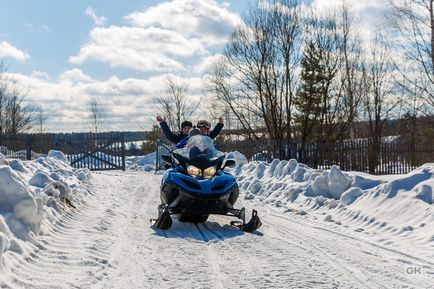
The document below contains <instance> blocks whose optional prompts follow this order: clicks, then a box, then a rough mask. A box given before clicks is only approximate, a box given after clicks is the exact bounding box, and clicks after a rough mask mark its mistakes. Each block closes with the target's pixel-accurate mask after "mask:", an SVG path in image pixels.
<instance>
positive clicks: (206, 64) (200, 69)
mask: <svg viewBox="0 0 434 289" xmlns="http://www.w3.org/2000/svg"><path fill="white" fill-rule="evenodd" d="M221 57H223V55H222V54H215V55H211V56H207V57H204V58H202V61H201V62H200V63H199V64H197V65H195V66H194V67H193V72H195V73H197V74H204V73H207V70H209V69H210V68H211V66H212V64H213V63H215V62H216V61H217V60H219V59H220V58H221Z"/></svg>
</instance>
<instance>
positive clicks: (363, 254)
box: [265, 213, 434, 288]
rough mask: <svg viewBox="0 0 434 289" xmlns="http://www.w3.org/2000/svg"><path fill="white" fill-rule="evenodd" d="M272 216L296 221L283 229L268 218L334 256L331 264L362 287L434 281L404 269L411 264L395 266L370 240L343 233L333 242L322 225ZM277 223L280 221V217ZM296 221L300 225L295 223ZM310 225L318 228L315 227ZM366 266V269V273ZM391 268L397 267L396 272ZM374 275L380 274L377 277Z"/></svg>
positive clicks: (429, 284) (310, 245)
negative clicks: (319, 230)
mask: <svg viewBox="0 0 434 289" xmlns="http://www.w3.org/2000/svg"><path fill="white" fill-rule="evenodd" d="M268 216H269V217H271V218H274V219H275V220H279V219H280V220H284V221H286V222H288V224H291V223H292V225H289V226H288V225H286V226H282V227H284V228H285V229H283V228H281V227H278V226H276V225H275V224H274V223H272V222H270V221H268V220H266V221H265V222H267V223H268V224H269V225H270V226H271V227H273V228H274V229H275V230H279V231H282V232H283V234H286V235H287V236H289V237H290V238H291V239H297V238H301V239H304V240H309V241H306V242H304V243H305V244H306V245H307V246H309V247H311V248H312V249H313V250H314V251H315V252H317V253H319V254H321V255H322V256H324V257H325V258H327V259H328V260H330V262H331V263H330V264H332V265H333V264H339V266H337V267H336V266H335V267H336V268H337V270H340V271H342V270H345V271H346V275H347V277H349V278H355V280H356V281H357V282H358V283H359V286H361V288H366V287H368V286H369V284H372V285H371V286H372V288H379V287H380V288H382V286H384V287H389V286H392V287H401V286H410V287H412V286H420V287H422V286H423V287H422V288H424V287H426V288H429V287H430V286H432V285H433V283H434V282H430V280H429V279H430V278H429V276H419V278H418V279H415V278H411V277H412V276H410V275H409V274H407V273H406V272H405V270H404V269H405V268H407V266H403V264H400V265H401V267H402V269H401V270H399V269H397V268H395V266H396V264H391V263H390V260H389V259H390V256H385V255H384V254H382V253H381V249H380V250H379V249H378V248H377V247H376V246H372V244H370V243H369V242H365V241H364V240H359V239H356V238H354V237H348V236H343V237H345V238H338V239H336V238H333V242H330V241H329V237H330V235H329V236H328V235H326V234H318V233H317V231H316V230H318V229H323V228H321V227H318V226H312V225H311V224H309V223H303V222H302V221H301V220H297V221H296V220H292V219H288V218H286V217H285V216H282V215H279V214H272V213H270V214H269V215H268ZM277 223H279V222H278V221H277ZM280 224H281V223H280ZM294 224H296V226H294ZM300 226H303V227H300ZM309 229H314V231H311V230H309ZM327 231H329V230H327ZM329 233H336V232H329ZM338 234H341V233H338ZM318 236H322V237H323V238H321V239H319V238H318ZM327 237H328V238H327ZM348 240H351V242H348ZM363 248H365V250H363ZM368 250H369V251H372V250H373V251H375V252H374V254H372V253H369V252H368ZM368 254H369V256H368ZM372 265H374V266H372ZM404 267H405V268H404ZM362 270H363V272H364V273H362ZM391 271H394V272H395V274H393V273H392V272H391ZM366 274H367V275H366ZM373 276H375V277H376V278H373ZM381 277H383V278H381ZM381 279H383V280H381ZM431 281H432V280H431ZM397 282H399V283H397ZM391 284H394V285H391Z"/></svg>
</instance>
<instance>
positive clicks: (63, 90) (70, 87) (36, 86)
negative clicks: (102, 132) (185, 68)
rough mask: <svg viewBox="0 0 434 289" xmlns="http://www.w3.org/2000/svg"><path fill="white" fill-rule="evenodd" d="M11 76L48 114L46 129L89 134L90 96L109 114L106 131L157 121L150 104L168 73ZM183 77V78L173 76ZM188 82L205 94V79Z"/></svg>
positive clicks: (196, 91)
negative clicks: (102, 76) (100, 76)
mask: <svg viewBox="0 0 434 289" xmlns="http://www.w3.org/2000/svg"><path fill="white" fill-rule="evenodd" d="M43 75H45V76H46V74H45V73H44V72H36V73H34V76H27V75H23V74H13V73H8V74H7V79H9V80H11V81H14V82H15V83H16V84H17V85H19V86H20V87H22V88H23V92H24V94H25V95H26V96H27V100H28V101H30V102H32V103H34V104H38V105H41V106H42V107H43V109H44V111H45V112H46V113H47V114H48V115H49V119H48V121H47V124H46V125H47V127H48V129H49V130H50V131H64V132H68V131H75V132H77V131H87V130H88V126H87V117H88V114H89V113H88V110H87V103H88V101H89V99H90V98H91V97H97V99H98V101H100V103H101V104H102V106H103V107H104V108H105V109H106V111H107V116H108V119H107V122H108V124H109V125H108V127H107V129H113V130H136V129H137V130H138V129H140V127H139V126H138V123H144V122H146V123H148V124H149V127H150V123H151V122H152V120H154V119H155V114H156V112H155V108H154V107H153V106H152V105H151V104H152V102H153V98H154V97H155V92H156V89H157V88H159V87H162V86H163V85H164V83H165V80H166V77H167V74H162V75H158V76H155V77H150V78H148V79H138V78H125V79H120V78H118V77H116V76H113V77H110V78H108V79H106V80H103V81H98V80H95V79H93V78H92V77H90V76H89V75H86V74H85V73H83V72H82V71H81V70H79V69H72V70H67V71H64V72H63V73H62V74H61V76H60V77H59V78H58V79H54V80H51V79H50V78H49V77H40V76H43ZM174 77H178V78H180V76H174ZM183 79H184V81H186V82H187V83H189V85H190V88H191V95H192V96H193V97H194V98H198V97H199V96H200V95H201V93H202V91H201V87H202V79H201V78H199V77H191V78H183Z"/></svg>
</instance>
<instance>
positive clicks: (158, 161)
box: [155, 140, 160, 173]
mask: <svg viewBox="0 0 434 289" xmlns="http://www.w3.org/2000/svg"><path fill="white" fill-rule="evenodd" d="M159 166H160V140H157V148H156V150H155V173H157V171H158V169H159Z"/></svg>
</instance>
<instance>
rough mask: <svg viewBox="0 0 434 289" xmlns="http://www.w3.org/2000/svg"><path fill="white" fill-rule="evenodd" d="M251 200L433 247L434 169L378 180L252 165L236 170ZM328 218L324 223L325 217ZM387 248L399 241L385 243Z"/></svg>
mask: <svg viewBox="0 0 434 289" xmlns="http://www.w3.org/2000/svg"><path fill="white" fill-rule="evenodd" d="M231 172H232V173H233V174H234V175H235V176H236V178H237V180H238V183H239V187H240V188H241V193H242V194H244V197H245V198H246V199H254V200H257V201H259V202H263V203H266V204H270V205H273V206H275V207H278V208H282V209H283V210H285V211H287V212H292V213H294V214H301V213H302V214H303V215H307V217H312V218H314V219H317V220H323V221H324V222H329V223H334V224H336V225H339V226H341V225H343V226H342V227H346V226H349V227H350V228H354V226H356V229H357V230H358V231H360V232H364V233H365V234H368V235H373V236H375V235H377V234H378V233H379V232H382V233H384V232H386V235H387V234H389V235H390V236H394V235H398V236H400V237H402V238H403V239H406V240H407V241H410V242H412V244H415V243H418V244H425V245H427V244H428V246H434V205H433V199H434V196H433V192H434V189H433V188H434V164H433V163H430V164H425V165H423V166H421V167H419V168H418V169H416V170H414V171H412V172H411V173H409V174H407V175H394V176H390V175H389V176H373V175H369V174H365V173H358V172H342V171H340V170H339V168H338V167H337V166H333V167H332V168H331V169H330V170H315V169H311V168H309V167H307V166H306V165H304V164H300V163H298V162H297V161H296V160H289V161H279V160H273V161H272V162H271V163H265V162H251V163H248V164H245V165H244V166H242V167H241V168H235V169H232V170H231ZM323 215H325V216H326V218H324V216H323ZM383 239H384V242H386V243H387V242H389V243H390V242H392V243H393V242H394V241H391V240H393V239H394V237H393V238H392V237H390V239H389V238H383Z"/></svg>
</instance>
